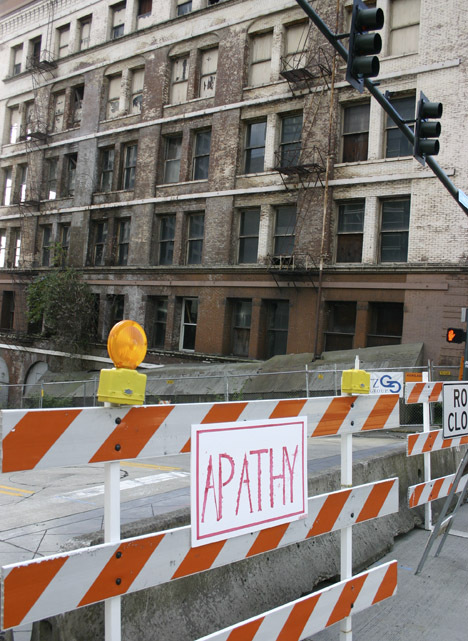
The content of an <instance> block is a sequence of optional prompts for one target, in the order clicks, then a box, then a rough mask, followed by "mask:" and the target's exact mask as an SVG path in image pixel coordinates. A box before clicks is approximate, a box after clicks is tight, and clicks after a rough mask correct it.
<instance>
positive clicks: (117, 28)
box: [111, 2, 125, 40]
mask: <svg viewBox="0 0 468 641" xmlns="http://www.w3.org/2000/svg"><path fill="white" fill-rule="evenodd" d="M111 11H112V30H111V39H112V40H115V39H116V38H121V37H122V36H123V35H124V33H125V2H119V4H115V5H114V6H113V7H111Z"/></svg>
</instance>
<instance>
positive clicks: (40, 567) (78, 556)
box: [2, 478, 398, 629]
mask: <svg viewBox="0 0 468 641" xmlns="http://www.w3.org/2000/svg"><path fill="white" fill-rule="evenodd" d="M308 507H309V510H308V516H307V518H305V519H302V520H299V521H293V522H291V523H287V524H284V525H279V526H276V527H272V528H268V529H265V530H261V531H259V532H254V533H250V534H244V535H241V536H239V537H236V538H232V539H227V540H224V541H219V542H215V543H211V544H208V545H205V546H202V547H197V548H191V545H190V526H186V527H182V528H177V529H174V530H168V531H165V532H159V533H155V534H150V535H146V536H142V537H136V538H133V539H127V540H125V541H120V542H117V543H112V544H110V543H108V544H103V545H97V546H94V547H92V548H85V549H81V550H74V551H72V552H68V553H63V554H58V555H55V556H51V557H46V558H42V559H35V560H33V561H26V562H23V563H18V564H14V565H9V566H5V567H3V568H2V578H3V585H4V608H3V621H2V625H3V629H8V628H10V627H16V626H18V625H21V624H25V623H28V622H31V621H36V620H38V619H43V618H45V617H48V616H53V615H55V614H60V613H62V612H67V611H69V610H73V609H75V608H78V607H82V606H85V605H90V604H91V603H95V602H98V601H103V600H104V599H107V598H111V597H115V596H118V595H122V594H127V593H130V592H136V591H138V590H142V589H144V588H148V587H152V586H155V585H159V584H161V583H165V582H168V581H172V580H174V579H178V578H181V577H184V576H188V575H190V574H195V573H197V572H202V571H205V570H209V569H212V568H215V567H220V566H222V565H227V564H229V563H234V562H236V561H240V560H243V559H246V558H249V557H252V556H254V555H256V554H261V553H264V552H268V551H270V550H274V549H276V548H280V547H284V546H286V545H290V544H292V543H296V542H298V541H304V540H306V539H308V538H311V537H314V536H319V535H321V534H325V533H327V532H333V531H336V530H339V529H341V528H344V527H349V526H351V525H354V524H355V523H362V522H364V521H368V520H370V519H373V518H377V517H381V516H385V515H388V514H393V513H394V512H397V511H398V479H396V478H395V479H387V480H384V481H378V482H375V483H369V484H365V485H360V486H356V487H354V488H349V489H346V490H338V491H337V492H332V493H330V494H322V495H319V496H314V497H311V498H309V499H308ZM353 580H354V578H353ZM353 612H354V610H353Z"/></svg>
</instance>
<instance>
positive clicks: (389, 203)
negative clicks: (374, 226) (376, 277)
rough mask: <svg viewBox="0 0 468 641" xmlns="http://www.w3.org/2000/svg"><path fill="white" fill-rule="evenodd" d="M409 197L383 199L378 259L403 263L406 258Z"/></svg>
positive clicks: (384, 261)
mask: <svg viewBox="0 0 468 641" xmlns="http://www.w3.org/2000/svg"><path fill="white" fill-rule="evenodd" d="M409 215H410V199H409V198H404V199H400V200H384V201H383V202H382V224H381V228H380V230H381V235H380V261H381V262H382V263H394V262H395V263H404V262H406V261H407V260H408V231H409Z"/></svg>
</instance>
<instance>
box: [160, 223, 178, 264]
mask: <svg viewBox="0 0 468 641" xmlns="http://www.w3.org/2000/svg"><path fill="white" fill-rule="evenodd" d="M175 224H176V217H175V216H161V217H160V219H159V251H158V264H159V265H172V262H173V260H174V237H175Z"/></svg>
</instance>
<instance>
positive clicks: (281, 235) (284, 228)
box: [274, 205, 296, 256]
mask: <svg viewBox="0 0 468 641" xmlns="http://www.w3.org/2000/svg"><path fill="white" fill-rule="evenodd" d="M295 233H296V206H295V205H283V206H282V207H277V208H276V220H275V237H274V254H275V256H290V255H291V254H292V253H293V250H294V241H295Z"/></svg>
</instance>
